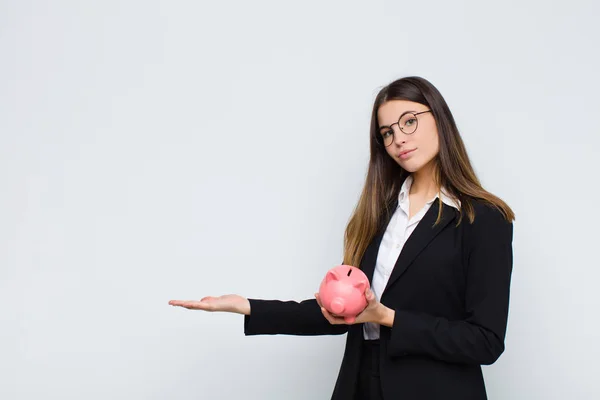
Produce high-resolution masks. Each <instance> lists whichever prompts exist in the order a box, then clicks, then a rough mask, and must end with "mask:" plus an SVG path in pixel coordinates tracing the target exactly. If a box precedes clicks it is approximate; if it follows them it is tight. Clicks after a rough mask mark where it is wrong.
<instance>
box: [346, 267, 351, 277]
mask: <svg viewBox="0 0 600 400" xmlns="http://www.w3.org/2000/svg"><path fill="white" fill-rule="evenodd" d="M351 273H352V268H350V269H349V270H348V274H347V275H346V276H350V274H351Z"/></svg>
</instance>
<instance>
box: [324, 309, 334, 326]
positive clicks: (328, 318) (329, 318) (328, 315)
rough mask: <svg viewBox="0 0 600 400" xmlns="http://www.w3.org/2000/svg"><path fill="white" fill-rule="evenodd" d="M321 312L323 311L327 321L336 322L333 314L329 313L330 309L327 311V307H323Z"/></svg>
mask: <svg viewBox="0 0 600 400" xmlns="http://www.w3.org/2000/svg"><path fill="white" fill-rule="evenodd" d="M321 312H322V313H323V316H324V317H325V319H326V320H327V321H329V323H330V324H335V319H334V318H333V317H332V316H331V314H330V313H329V311H327V310H326V309H325V307H321Z"/></svg>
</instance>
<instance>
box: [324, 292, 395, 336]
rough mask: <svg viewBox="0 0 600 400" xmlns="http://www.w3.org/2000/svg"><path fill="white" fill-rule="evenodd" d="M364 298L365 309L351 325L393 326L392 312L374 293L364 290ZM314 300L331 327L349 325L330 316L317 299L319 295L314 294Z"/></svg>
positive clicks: (332, 315)
mask: <svg viewBox="0 0 600 400" xmlns="http://www.w3.org/2000/svg"><path fill="white" fill-rule="evenodd" d="M365 297H366V299H367V307H366V308H365V309H364V310H363V311H362V312H361V313H360V314H358V315H357V316H356V319H355V321H354V322H352V324H361V323H364V322H373V323H376V324H380V325H385V326H388V327H391V326H392V325H393V324H394V314H395V312H394V310H392V309H391V308H388V307H386V306H384V305H383V304H381V303H380V302H379V301H377V299H376V298H375V293H373V291H372V290H371V289H367V290H365ZM315 298H316V299H317V303H319V306H321V312H322V313H323V316H324V317H325V318H326V319H327V321H329V323H330V324H332V325H339V324H348V325H352V324H349V323H348V322H346V321H345V320H344V317H340V316H338V315H335V314H332V313H330V312H329V311H327V310H326V309H325V307H323V304H322V303H321V299H319V294H318V293H315Z"/></svg>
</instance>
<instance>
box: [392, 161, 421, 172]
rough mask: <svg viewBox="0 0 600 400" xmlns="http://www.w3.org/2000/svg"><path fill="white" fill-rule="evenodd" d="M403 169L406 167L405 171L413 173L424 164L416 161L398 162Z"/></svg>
mask: <svg viewBox="0 0 600 400" xmlns="http://www.w3.org/2000/svg"><path fill="white" fill-rule="evenodd" d="M398 164H399V165H400V166H401V167H402V169H404V170H405V171H407V172H409V173H411V174H412V173H413V172H416V171H418V170H419V169H421V167H422V165H421V164H420V163H415V162H410V161H409V162H399V163H398Z"/></svg>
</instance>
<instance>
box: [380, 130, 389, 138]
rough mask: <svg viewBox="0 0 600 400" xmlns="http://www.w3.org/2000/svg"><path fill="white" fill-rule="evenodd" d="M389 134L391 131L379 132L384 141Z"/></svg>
mask: <svg viewBox="0 0 600 400" xmlns="http://www.w3.org/2000/svg"><path fill="white" fill-rule="evenodd" d="M391 134H392V131H391V130H389V129H388V130H386V131H381V136H382V137H383V138H384V139H386V138H388V137H389V136H390V135H391Z"/></svg>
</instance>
